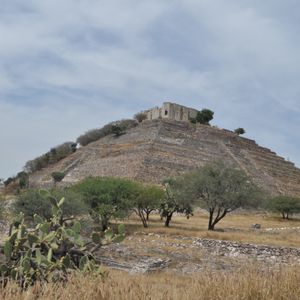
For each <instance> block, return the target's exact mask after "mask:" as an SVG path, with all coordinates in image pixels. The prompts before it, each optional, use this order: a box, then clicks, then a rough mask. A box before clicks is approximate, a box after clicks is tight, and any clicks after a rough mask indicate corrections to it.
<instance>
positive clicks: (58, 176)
mask: <svg viewBox="0 0 300 300" xmlns="http://www.w3.org/2000/svg"><path fill="white" fill-rule="evenodd" d="M65 176H66V174H65V173H63V172H52V173H51V177H52V178H53V180H54V182H55V183H57V182H61V181H62V180H63V179H64V178H65Z"/></svg>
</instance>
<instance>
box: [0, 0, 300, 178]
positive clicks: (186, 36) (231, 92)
mask: <svg viewBox="0 0 300 300" xmlns="http://www.w3.org/2000/svg"><path fill="white" fill-rule="evenodd" d="M0 4H1V5H0V126H1V131H0V132H1V134H0V136H1V147H0V177H8V176H10V175H14V174H15V173H17V172H18V171H20V170H21V169H22V167H23V165H24V164H25V162H26V161H27V160H29V159H32V158H35V157H36V156H38V155H40V154H42V153H44V152H46V151H48V150H49V149H50V148H51V147H52V146H55V145H57V144H60V143H62V142H65V141H69V140H75V139H76V137H77V136H79V135H80V134H81V133H83V132H84V131H86V130H88V129H91V128H95V127H99V126H102V125H104V124H105V123H107V122H109V121H113V120H117V119H121V118H129V117H131V116H132V115H133V114H134V113H135V112H137V111H140V110H142V109H146V108H150V107H152V106H156V105H160V104H161V103H162V102H164V101H173V102H177V103H180V104H183V105H187V106H192V107H195V108H198V109H201V108H204V107H205V108H206V107H207V108H210V109H212V110H213V111H215V119H214V121H213V124H214V125H217V126H219V127H221V128H228V129H235V128H237V127H244V128H245V129H246V131H247V133H246V136H247V137H249V138H253V139H255V140H256V141H257V142H258V143H259V144H260V145H262V146H266V147H269V148H271V149H272V150H274V151H276V152H277V153H278V154H279V155H281V156H283V157H285V158H287V159H289V160H291V161H293V162H295V163H296V164H297V165H298V166H300V156H299V155H298V153H299V148H300V138H299V131H300V121H299V117H300V101H299V97H300V84H299V78H300V32H299V31H300V17H299V11H300V2H299V1H298V0H285V1H282V0H265V1H261V0H260V1H258V0H257V1H256V0H253V1H246V0H239V1H237V0H214V1H212V0H183V1H177V0H172V1H169V0H151V1H146V0H118V1H117V0H110V1H104V0H102V1H101V0H84V1H83V0H64V1H58V0H51V1H50V0H43V1H41V0H26V1H24V0H0Z"/></svg>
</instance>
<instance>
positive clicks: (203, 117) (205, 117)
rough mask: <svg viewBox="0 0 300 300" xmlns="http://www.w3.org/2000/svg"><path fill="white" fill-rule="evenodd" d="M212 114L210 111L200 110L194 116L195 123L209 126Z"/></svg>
mask: <svg viewBox="0 0 300 300" xmlns="http://www.w3.org/2000/svg"><path fill="white" fill-rule="evenodd" d="M213 117H214V112H213V111H212V110H210V109H206V108H204V109H202V110H201V111H198V113H197V116H196V122H198V123H200V124H204V125H209V122H210V121H211V120H212V119H213Z"/></svg>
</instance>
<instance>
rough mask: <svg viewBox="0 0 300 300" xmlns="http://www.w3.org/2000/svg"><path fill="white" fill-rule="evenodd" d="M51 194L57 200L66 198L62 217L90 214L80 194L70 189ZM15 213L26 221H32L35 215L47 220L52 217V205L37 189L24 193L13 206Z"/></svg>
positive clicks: (53, 191)
mask: <svg viewBox="0 0 300 300" xmlns="http://www.w3.org/2000/svg"><path fill="white" fill-rule="evenodd" d="M50 192H51V194H52V195H53V196H54V197H56V198H62V197H64V198H65V201H64V205H63V206H62V207H61V209H62V217H63V218H70V217H71V216H77V215H80V214H83V213H87V212H88V207H87V206H86V204H85V203H84V201H83V199H82V197H81V195H80V194H78V193H75V192H74V191H72V190H70V189H52V190H51V191H50ZM12 209H13V212H14V213H16V214H18V213H23V214H24V217H25V218H26V220H29V221H32V220H33V217H34V215H35V214H38V215H40V216H41V217H43V218H45V219H46V220H50V218H51V216H52V209H51V204H50V203H49V201H47V199H45V197H44V196H43V195H42V194H41V193H40V191H39V190H37V189H29V190H27V191H25V192H22V193H21V194H20V195H19V196H18V197H17V199H16V200H15V202H14V203H13V204H12Z"/></svg>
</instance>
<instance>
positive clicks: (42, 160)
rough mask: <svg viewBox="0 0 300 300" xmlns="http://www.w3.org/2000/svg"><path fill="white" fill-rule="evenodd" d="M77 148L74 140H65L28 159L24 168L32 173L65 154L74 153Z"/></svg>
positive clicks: (56, 160)
mask: <svg viewBox="0 0 300 300" xmlns="http://www.w3.org/2000/svg"><path fill="white" fill-rule="evenodd" d="M76 149H77V144H76V143H74V142H66V143H63V144H61V145H59V146H56V147H54V148H52V149H50V151H48V152H47V153H45V154H43V155H41V156H39V157H37V158H35V159H33V160H30V161H28V162H27V163H26V164H25V166H24V170H25V171H26V172H28V173H33V172H35V171H38V170H40V169H42V168H45V167H47V166H48V165H50V164H54V163H56V162H58V161H60V160H62V159H64V158H66V157H67V156H69V155H71V154H72V153H74V152H75V151H76Z"/></svg>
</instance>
